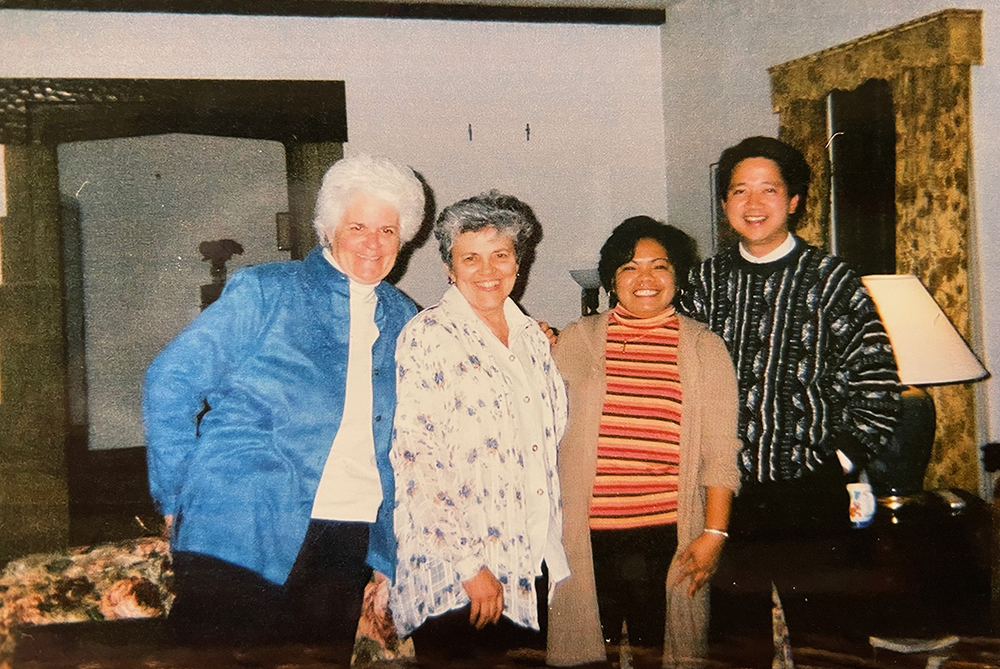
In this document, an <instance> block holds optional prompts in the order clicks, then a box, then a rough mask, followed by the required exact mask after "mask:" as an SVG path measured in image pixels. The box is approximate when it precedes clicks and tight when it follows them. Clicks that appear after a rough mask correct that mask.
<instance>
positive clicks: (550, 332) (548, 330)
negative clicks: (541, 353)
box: [538, 321, 559, 346]
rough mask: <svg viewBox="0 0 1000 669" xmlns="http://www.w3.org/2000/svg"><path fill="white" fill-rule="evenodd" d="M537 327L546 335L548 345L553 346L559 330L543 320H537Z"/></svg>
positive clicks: (557, 339) (557, 338)
mask: <svg viewBox="0 0 1000 669" xmlns="http://www.w3.org/2000/svg"><path fill="white" fill-rule="evenodd" d="M538 327H540V328H542V332H543V333H544V334H545V336H546V337H548V339H549V346H555V345H556V342H557V341H559V330H556V329H555V328H554V327H552V326H551V325H549V324H548V323H547V322H545V321H538Z"/></svg>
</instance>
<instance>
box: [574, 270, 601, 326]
mask: <svg viewBox="0 0 1000 669" xmlns="http://www.w3.org/2000/svg"><path fill="white" fill-rule="evenodd" d="M569 275H570V276H571V277H573V280H574V281H576V282H577V284H579V286H580V315H581V316H590V315H591V314H596V313H597V312H598V310H599V308H600V301H601V276H600V274H598V272H597V268H596V267H595V268H594V269H571V270H570V271H569Z"/></svg>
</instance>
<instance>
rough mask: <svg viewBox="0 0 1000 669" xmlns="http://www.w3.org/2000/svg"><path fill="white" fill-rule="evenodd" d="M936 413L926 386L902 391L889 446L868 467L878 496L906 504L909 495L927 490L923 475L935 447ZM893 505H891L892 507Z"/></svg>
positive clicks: (873, 488)
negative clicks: (897, 418)
mask: <svg viewBox="0 0 1000 669" xmlns="http://www.w3.org/2000/svg"><path fill="white" fill-rule="evenodd" d="M935 424H936V413H935V411H934V400H932V399H931V396H930V394H928V392H927V391H926V390H924V389H923V388H915V387H913V386H909V387H907V389H906V390H905V391H903V399H902V403H901V410H900V417H899V424H898V425H897V426H896V432H895V434H893V436H892V439H891V440H890V442H889V445H888V447H887V448H886V449H885V451H884V452H883V453H882V455H881V456H880V457H878V458H876V459H874V460H872V461H871V462H870V463H869V464H868V467H867V471H868V480H869V481H870V482H871V485H872V490H873V492H874V493H875V496H876V497H878V498H880V501H881V500H882V499H883V498H889V497H894V498H897V499H896V500H895V501H891V502H882V504H883V506H886V505H887V504H888V503H892V504H904V503H905V502H906V499H907V498H908V497H912V496H914V495H918V494H919V493H921V492H923V489H924V474H925V473H926V471H927V464H928V463H929V462H930V460H931V449H932V448H933V446H934V429H935ZM890 508H892V507H890Z"/></svg>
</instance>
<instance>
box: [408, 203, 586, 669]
mask: <svg viewBox="0 0 1000 669" xmlns="http://www.w3.org/2000/svg"><path fill="white" fill-rule="evenodd" d="M538 232H539V227H538V222H537V220H536V219H535V217H534V214H533V213H532V211H531V209H530V208H529V207H528V206H527V205H526V204H524V203H523V202H521V201H519V200H518V199H516V198H514V197H511V196H507V195H502V194H499V193H497V192H496V191H492V192H490V193H486V194H483V195H480V196H477V197H473V198H470V199H467V200H463V201H461V202H458V203H456V204H453V205H452V206H450V207H447V208H446V209H445V210H444V211H442V212H441V215H440V217H439V218H438V220H437V222H436V223H435V226H434V235H435V237H436V238H437V240H438V244H439V247H440V250H441V258H442V260H443V261H444V265H445V270H446V271H447V273H448V277H449V282H450V283H451V284H453V285H452V286H451V288H449V289H448V291H447V292H446V293H445V294H444V297H442V299H441V301H440V302H439V303H438V304H437V305H435V306H433V307H431V308H429V309H426V310H425V311H423V312H421V313H420V314H418V315H417V316H416V317H415V318H414V319H413V320H411V321H410V323H409V324H408V325H407V326H406V327H405V328H404V329H403V332H402V334H401V335H400V337H399V340H398V343H397V347H396V363H397V404H396V416H395V430H396V434H395V439H394V442H393V446H392V450H391V452H390V459H391V462H392V466H393V470H394V472H395V476H396V517H395V521H396V538H397V541H398V543H399V547H398V558H399V564H398V568H397V572H396V581H395V584H394V586H393V588H392V590H391V595H390V607H391V609H392V613H393V617H394V620H395V622H396V626H397V628H398V629H399V632H400V634H401V635H402V636H407V635H410V634H411V633H412V634H413V635H414V645H415V649H416V654H417V658H418V660H419V661H420V663H421V665H422V666H447V665H448V664H450V663H451V662H453V661H455V660H460V659H470V660H471V659H473V656H474V655H475V654H476V653H481V652H487V653H489V652H501V651H505V650H507V649H509V648H512V647H517V646H521V645H525V644H528V645H536V646H538V647H541V646H542V645H543V644H544V639H543V638H542V637H541V635H540V634H539V633H538V632H537V630H538V629H539V609H541V610H543V611H544V600H545V596H544V593H545V588H544V587H542V588H541V589H542V592H541V593H539V592H538V590H539V587H540V586H541V585H542V584H543V583H544V582H545V579H544V578H542V565H543V563H544V564H545V565H546V568H547V575H548V579H547V580H548V582H549V583H551V584H555V583H557V582H558V581H560V580H562V579H564V578H566V577H567V576H568V574H569V569H568V566H567V562H566V555H565V553H564V552H563V548H562V544H561V532H562V512H561V509H560V505H559V495H560V493H559V479H558V476H557V473H556V446H557V444H558V443H559V440H560V438H561V437H562V434H563V428H564V426H565V423H566V397H565V390H564V387H563V381H562V378H561V377H560V376H559V372H558V371H557V370H556V366H555V363H554V362H553V360H552V356H551V354H550V352H549V342H548V340H547V339H546V336H545V334H543V332H542V330H541V329H540V328H539V326H538V324H537V323H536V322H535V321H534V320H532V319H531V318H529V317H528V316H526V315H525V314H523V313H522V312H521V311H520V309H518V307H517V306H516V305H515V304H514V302H513V300H511V299H510V297H509V295H510V293H511V290H512V289H513V288H514V284H515V282H516V281H517V276H518V268H519V266H520V263H521V261H522V259H523V258H524V257H525V254H526V253H527V252H528V250H529V248H530V246H531V244H532V243H533V241H534V240H536V239H537V238H538V234H537V233H538ZM530 630H535V632H534V633H532V632H530Z"/></svg>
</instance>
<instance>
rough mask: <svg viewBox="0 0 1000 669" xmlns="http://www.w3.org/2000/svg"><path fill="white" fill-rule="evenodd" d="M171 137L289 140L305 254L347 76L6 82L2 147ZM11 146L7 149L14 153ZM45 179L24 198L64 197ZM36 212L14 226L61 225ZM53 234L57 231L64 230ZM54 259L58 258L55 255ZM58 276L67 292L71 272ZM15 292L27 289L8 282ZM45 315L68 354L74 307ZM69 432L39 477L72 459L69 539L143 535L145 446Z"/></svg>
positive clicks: (300, 246) (300, 251)
mask: <svg viewBox="0 0 1000 669" xmlns="http://www.w3.org/2000/svg"><path fill="white" fill-rule="evenodd" d="M168 133H188V134H200V135H213V136H220V137H239V138H247V139H259V140H270V141H278V142H281V143H282V144H283V146H284V147H285V156H286V173H287V179H288V197H289V209H290V210H291V213H292V215H293V219H294V220H295V223H296V224H295V233H297V234H294V233H293V241H292V244H293V246H292V249H291V252H292V257H293V258H295V257H302V256H303V255H304V254H305V252H306V251H308V249H309V248H310V247H311V246H312V244H313V241H312V240H313V233H312V226H311V219H312V208H313V202H314V200H315V195H316V192H317V190H318V188H319V183H320V180H321V178H322V175H323V173H324V172H325V170H326V168H327V167H328V166H329V165H330V163H331V162H333V161H334V160H336V159H338V158H340V157H341V156H342V155H343V148H342V144H343V142H345V141H346V140H347V113H346V106H345V89H344V82H342V81H278V80H267V81H262V80H204V79H201V80H199V79H0V144H4V145H7V146H9V147H28V148H30V147H37V149H38V150H39V152H40V153H41V154H42V155H44V156H48V160H49V161H50V163H54V161H55V160H56V158H55V157H56V155H57V152H56V147H57V146H58V145H59V144H61V143H65V142H77V141H89V140H97V139H111V138H120V137H137V136H143V135H160V134H168ZM14 152H15V151H12V150H8V154H11V153H14ZM47 174H48V175H49V176H48V177H47V178H41V179H18V180H17V182H16V183H17V186H16V188H18V189H21V192H18V193H17V197H18V198H19V199H20V200H23V199H25V198H27V199H30V200H31V201H39V202H58V201H59V192H58V179H57V178H55V179H53V178H51V175H53V174H57V170H50V171H49V172H48V173H47ZM8 175H9V176H10V170H8ZM25 189H26V190H27V191H28V192H27V193H25V192H23V191H24V190H25ZM32 218H33V219H34V220H30V221H27V222H26V223H22V222H21V221H18V222H17V226H22V225H26V226H27V227H29V228H37V229H47V228H51V227H52V226H59V225H60V224H59V221H58V218H57V217H51V216H49V217H47V218H45V219H44V220H43V219H42V218H38V217H34V216H32ZM17 226H15V227H17ZM12 229H13V228H12ZM17 229H19V230H23V229H25V228H24V227H17ZM50 232H52V233H53V234H55V235H56V236H61V230H50ZM8 241H10V240H8ZM49 248H51V249H54V247H49ZM48 252H49V253H52V252H53V250H50V251H48ZM53 262H54V263H57V264H61V261H59V260H53ZM62 275H63V276H62V283H63V286H64V288H65V285H66V278H65V271H63V272H62ZM7 290H8V291H17V290H23V289H19V288H18V287H16V286H9V287H8V288H7ZM44 318H46V320H47V321H51V322H46V323H45V327H46V328H49V329H50V330H49V331H53V334H55V332H56V331H57V332H59V333H62V340H63V342H64V351H66V350H67V349H66V348H65V346H66V344H65V342H66V337H65V332H66V330H65V327H66V304H65V303H64V304H63V306H62V312H61V313H58V311H57V312H55V313H51V314H50V313H48V312H46V316H45V317H44ZM32 345H33V344H32ZM40 345H41V344H40ZM61 364H62V369H61V370H58V372H59V373H60V374H61V376H62V377H63V378H68V372H69V361H68V359H67V356H66V355H64V356H63V359H62V362H61ZM54 371H55V370H54ZM10 382H12V383H30V380H27V379H25V380H14V381H10ZM63 390H64V394H63V397H62V398H60V397H57V396H56V395H57V394H58V392H59V391H58V390H57V389H55V388H53V389H52V391H51V392H52V397H51V398H49V399H51V400H52V402H50V403H49V405H58V404H59V403H60V401H61V400H62V399H64V398H65V391H68V388H64V389H63ZM137 401H138V400H137ZM29 411H30V409H29ZM52 418H53V417H52V416H42V415H39V416H38V417H37V419H38V420H52ZM63 434H64V439H62V440H61V441H62V443H61V444H60V443H57V442H58V441H59V440H58V439H56V440H54V441H53V442H52V443H51V444H50V445H48V446H43V447H39V448H37V449H36V456H37V455H41V456H43V460H44V459H45V458H47V459H48V463H45V462H40V463H39V465H38V476H39V477H40V478H43V477H45V476H49V475H50V473H51V471H53V470H58V469H61V467H58V466H53V463H61V462H62V458H63V457H65V463H66V472H67V477H66V485H67V487H68V504H69V509H68V515H69V521H70V524H69V541H70V543H73V544H76V543H90V542H93V541H103V540H110V539H117V538H121V536H120V535H121V534H122V533H123V532H124V533H128V532H130V531H131V532H135V533H138V532H139V531H141V529H140V528H138V527H131V529H129V525H134V522H133V521H132V519H133V518H136V519H139V518H141V519H143V520H146V521H147V523H148V521H149V520H151V519H155V514H154V513H153V509H152V502H151V500H150V499H149V495H148V486H147V483H146V480H145V449H143V448H135V449H121V450H120V452H104V451H90V450H89V449H88V448H87V428H86V425H82V426H81V425H75V426H74V425H73V424H72V421H71V420H70V417H69V415H68V413H67V415H66V417H65V430H64V433H63ZM17 439H18V436H17V435H7V436H6V437H4V438H0V450H6V451H7V452H8V453H16V452H17V451H18V445H17V443H15V441H14V440H17ZM8 440H10V441H8ZM137 446H138V445H137ZM45 453H48V454H49V455H48V456H45ZM4 457H8V456H3V454H2V453H0V460H3V458H4ZM9 457H14V456H9ZM22 464H23V463H22ZM0 520H3V518H0ZM0 524H2V523H0Z"/></svg>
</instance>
